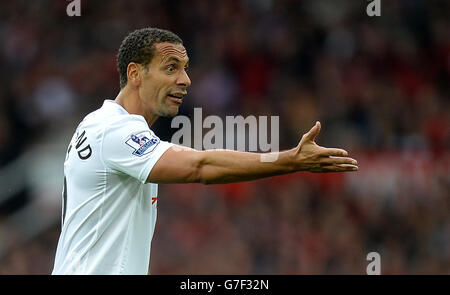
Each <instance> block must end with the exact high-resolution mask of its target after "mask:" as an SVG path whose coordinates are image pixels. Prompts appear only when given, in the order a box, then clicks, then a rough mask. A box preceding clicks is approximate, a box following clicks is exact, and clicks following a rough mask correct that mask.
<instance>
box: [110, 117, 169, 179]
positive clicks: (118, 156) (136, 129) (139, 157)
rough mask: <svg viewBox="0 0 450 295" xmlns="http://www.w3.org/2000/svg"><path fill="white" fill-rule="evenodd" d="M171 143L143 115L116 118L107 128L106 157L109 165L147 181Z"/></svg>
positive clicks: (113, 168)
mask: <svg viewBox="0 0 450 295" xmlns="http://www.w3.org/2000/svg"><path fill="white" fill-rule="evenodd" d="M171 146H173V144H172V143H170V142H167V141H162V140H160V139H159V138H158V137H157V136H156V135H155V134H154V133H153V131H152V130H150V128H148V125H147V124H146V123H145V122H143V121H141V120H139V119H133V120H127V121H126V122H123V121H122V122H116V123H114V124H112V125H111V126H108V127H107V128H106V130H105V133H104V136H103V144H102V155H103V161H104V163H105V165H106V166H107V167H108V168H110V169H112V170H115V171H119V172H122V173H125V174H128V175H130V176H132V177H134V178H136V179H138V180H140V181H141V182H142V183H145V182H146V180H147V178H148V175H149V174H150V171H151V170H152V168H153V166H154V165H155V164H156V162H157V161H158V160H159V158H160V157H161V156H162V155H163V154H164V152H166V151H167V149H169V148H170V147H171Z"/></svg>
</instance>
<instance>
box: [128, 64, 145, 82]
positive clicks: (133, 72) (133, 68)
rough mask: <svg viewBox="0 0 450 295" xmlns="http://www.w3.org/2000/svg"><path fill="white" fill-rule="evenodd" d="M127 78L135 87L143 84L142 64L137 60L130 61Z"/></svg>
mask: <svg viewBox="0 0 450 295" xmlns="http://www.w3.org/2000/svg"><path fill="white" fill-rule="evenodd" d="M127 79H128V84H130V85H131V86H133V87H139V86H140V85H141V79H142V75H141V66H140V65H139V64H137V63H135V62H130V63H129V64H128V67H127Z"/></svg>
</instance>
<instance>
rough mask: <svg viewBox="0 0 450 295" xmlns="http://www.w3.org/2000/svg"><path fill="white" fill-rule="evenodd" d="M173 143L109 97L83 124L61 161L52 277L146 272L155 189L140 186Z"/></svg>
mask: <svg viewBox="0 0 450 295" xmlns="http://www.w3.org/2000/svg"><path fill="white" fill-rule="evenodd" d="M171 146H173V144H172V143H169V142H165V141H161V140H160V139H159V138H158V137H157V136H156V135H155V134H154V133H153V131H152V130H150V128H149V126H148V124H147V122H146V121H145V119H144V117H142V116H140V115H131V114H129V113H128V112H127V111H126V110H125V109H124V108H123V107H121V106H120V105H119V104H117V103H115V102H114V101H112V100H105V102H104V103H103V106H102V107H101V108H100V109H98V110H96V111H94V112H92V113H90V114H89V115H87V116H86V117H85V118H84V119H83V121H82V122H81V123H80V124H79V125H78V127H77V129H76V131H75V134H74V136H73V137H72V140H71V142H70V145H69V148H68V150H67V154H66V159H65V162H64V189H63V212H62V230H61V235H60V237H59V241H58V247H57V250H56V257H55V264H54V268H53V273H52V274H147V273H148V267H149V263H150V246H151V241H152V237H153V232H154V229H155V223H156V205H157V197H158V185H157V184H154V183H147V184H146V183H145V181H146V179H147V176H148V175H149V173H150V171H151V170H152V168H153V166H154V165H155V163H156V162H157V161H158V159H159V158H160V157H161V155H162V154H163V153H164V152H165V151H166V150H167V149H168V148H170V147H171Z"/></svg>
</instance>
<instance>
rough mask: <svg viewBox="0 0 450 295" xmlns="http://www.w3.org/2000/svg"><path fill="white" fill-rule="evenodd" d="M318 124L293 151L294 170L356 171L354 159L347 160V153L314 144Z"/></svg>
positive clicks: (303, 137)
mask: <svg viewBox="0 0 450 295" xmlns="http://www.w3.org/2000/svg"><path fill="white" fill-rule="evenodd" d="M320 127H321V126H320V122H316V124H315V125H314V127H312V128H311V130H309V132H308V133H305V134H304V135H303V136H302V139H301V140H300V143H299V144H298V146H297V147H296V149H295V162H296V163H297V167H296V170H299V171H310V172H345V171H357V170H358V166H357V164H358V163H357V162H356V160H355V159H352V158H349V157H347V156H348V153H347V151H345V150H343V149H337V148H325V147H321V146H318V145H317V144H316V143H315V141H314V140H315V139H316V136H317V135H318V134H319V132H320Z"/></svg>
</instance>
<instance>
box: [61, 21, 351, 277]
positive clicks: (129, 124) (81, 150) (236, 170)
mask: <svg viewBox="0 0 450 295" xmlns="http://www.w3.org/2000/svg"><path fill="white" fill-rule="evenodd" d="M188 65H189V58H188V55H187V53H186V49H185V48H184V47H183V43H182V41H181V39H180V38H179V37H178V36H176V35H175V34H173V33H171V32H169V31H165V30H160V29H155V28H145V29H141V30H136V31H134V32H132V33H131V34H129V35H128V36H127V37H126V38H125V39H124V41H123V42H122V44H121V46H120V49H119V53H118V56H117V67H118V71H119V74H120V87H121V90H120V92H119V94H118V96H117V97H116V99H115V100H114V101H113V100H105V102H104V103H103V106H102V107H101V108H100V109H98V110H96V111H94V112H92V113H90V114H89V115H87V116H86V117H85V118H84V120H83V121H82V122H81V123H80V124H79V125H78V127H77V129H76V131H75V134H74V136H73V138H72V140H71V143H70V145H69V148H68V150H67V155H66V160H65V163H64V175H65V177H64V190H63V212H62V231H61V236H60V239H59V242H58V248H57V251H56V258H55V265H54V269H53V274H147V272H148V268H149V260H150V245H151V240H152V237H153V232H154V228H155V222H156V202H157V198H158V187H157V184H158V183H194V182H195V183H204V184H214V183H231V182H239V181H249V180H254V179H259V178H263V177H269V176H274V175H281V174H286V173H293V172H296V171H311V172H330V171H336V172H339V171H355V170H357V166H356V164H357V163H356V161H355V160H354V159H351V158H348V157H347V152H346V151H344V150H342V149H334V148H324V147H320V146H318V145H316V144H315V143H314V139H315V137H316V136H317V134H318V133H319V130H320V123H319V122H317V123H316V124H315V126H314V127H313V128H312V129H311V130H310V131H309V132H308V133H306V134H305V135H304V136H303V137H302V139H301V140H300V143H299V144H298V146H297V147H296V148H293V149H291V150H288V151H283V152H279V153H276V154H275V155H276V157H275V159H276V160H274V161H263V160H262V159H261V157H262V156H263V155H264V154H259V153H248V152H238V151H231V150H210V151H197V150H194V149H190V148H185V147H181V146H177V145H174V144H172V143H169V142H164V141H161V140H160V139H159V138H158V137H157V136H156V135H155V134H154V133H153V131H152V130H151V129H150V127H151V126H152V124H153V123H154V122H155V121H156V120H157V119H158V118H159V117H161V116H164V117H173V116H175V115H176V114H177V113H178V108H179V107H180V104H181V103H182V101H183V97H184V96H185V95H186V94H187V92H186V90H187V88H188V87H189V86H190V85H191V81H190V79H189V77H188V74H187V72H186V70H187V68H188ZM211 99H214V97H211Z"/></svg>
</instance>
